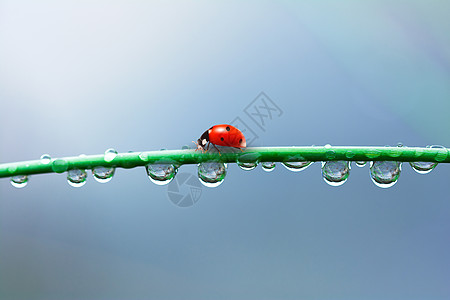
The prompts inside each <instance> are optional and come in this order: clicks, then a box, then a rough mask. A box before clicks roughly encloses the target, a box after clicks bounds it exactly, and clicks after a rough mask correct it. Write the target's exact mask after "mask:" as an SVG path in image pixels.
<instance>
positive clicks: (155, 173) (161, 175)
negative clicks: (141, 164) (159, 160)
mask: <svg viewBox="0 0 450 300" xmlns="http://www.w3.org/2000/svg"><path fill="white" fill-rule="evenodd" d="M145 169H146V170H147V175H148V178H150V180H151V181H152V182H153V183H155V184H157V185H166V184H168V183H169V182H171V181H172V179H173V178H174V177H175V175H176V174H177V172H178V168H177V167H176V166H175V165H173V164H148V165H146V166H145Z"/></svg>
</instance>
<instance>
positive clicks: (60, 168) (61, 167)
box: [52, 159, 69, 173]
mask: <svg viewBox="0 0 450 300" xmlns="http://www.w3.org/2000/svg"><path fill="white" fill-rule="evenodd" d="M68 166H69V163H68V162H67V161H66V160H65V159H55V160H54V161H53V163H52V170H53V172H55V173H64V172H65V171H67V168H68Z"/></svg>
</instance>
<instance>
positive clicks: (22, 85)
mask: <svg viewBox="0 0 450 300" xmlns="http://www.w3.org/2000/svg"><path fill="white" fill-rule="evenodd" d="M449 15H450V5H449V2H448V1H444V0H443V1H298V2H291V1H283V2H281V1H244V2H242V1H226V2H225V1H222V2H219V1H217V2H212V1H182V2H173V1H172V2H167V1H153V2H150V1H62V2H61V1H39V2H34V1H29V2H26V1H3V0H2V1H0V101H1V110H0V112H1V119H0V122H1V126H0V134H1V135H0V161H1V162H12V161H21V160H29V159H37V158H39V157H40V155H41V154H43V153H49V154H51V155H52V157H61V156H71V155H78V154H81V153H84V154H98V153H102V152H103V151H104V150H105V149H106V148H109V147H114V148H116V149H117V150H118V151H120V152H126V151H128V150H135V151H139V150H155V149H156V150H158V149H160V148H167V149H179V148H180V147H181V146H182V145H184V144H189V143H191V140H192V139H195V138H198V136H199V135H200V134H201V133H202V132H203V131H204V130H205V129H206V128H208V127H209V126H211V125H213V124H218V123H226V122H229V121H231V120H232V119H234V118H235V117H237V116H241V117H243V119H244V120H245V121H248V119H245V114H244V112H243V109H244V108H245V106H246V105H247V104H248V103H250V102H251V101H252V100H253V99H254V98H255V97H256V96H257V95H258V94H259V92H261V91H265V92H266V93H267V94H268V95H269V96H270V97H271V98H272V99H273V100H274V101H275V102H276V103H277V104H278V105H279V106H280V108H281V109H282V110H283V111H284V113H283V115H282V116H281V117H280V118H274V120H273V121H271V122H269V123H268V124H267V127H266V131H265V132H262V131H257V133H258V135H259V136H260V138H259V139H258V140H257V144H258V145H267V146H275V145H280V146H283V145H285V146H289V145H312V144H315V145H323V144H326V143H330V144H333V145H380V146H383V145H387V144H390V145H395V144H396V143H397V142H402V143H404V144H405V145H410V146H424V145H427V144H443V145H445V146H450V136H449V130H448V129H449V125H450V121H449V118H448V116H449V113H450V35H449V32H450V19H449V18H448V16H449ZM248 123H249V125H252V123H251V121H248ZM253 126H254V125H253ZM255 130H257V128H256V127H255ZM180 171H185V172H195V168H194V167H193V166H184V167H182V169H181V170H180ZM368 173H369V171H368V168H367V167H366V168H363V169H360V168H356V167H355V166H354V167H353V168H352V171H351V175H350V178H349V180H348V182H347V183H346V184H344V185H343V186H341V187H337V188H335V187H331V186H328V185H327V184H326V183H325V182H324V181H323V180H322V179H321V175H320V165H319V164H314V165H313V166H311V167H310V168H308V169H307V170H305V171H303V172H300V173H293V172H290V171H288V170H286V169H285V168H284V167H282V166H277V168H276V169H275V170H274V171H273V172H272V173H265V172H263V171H262V170H261V168H260V167H258V168H257V169H255V170H253V171H251V172H246V171H243V170H240V169H239V168H238V167H237V166H236V165H229V169H228V175H227V178H226V180H225V181H224V183H223V184H222V185H221V186H219V187H218V188H214V189H211V188H206V187H205V188H203V194H202V197H201V199H200V201H199V202H198V203H197V204H196V205H194V206H193V207H190V208H187V209H181V208H178V207H176V206H175V205H173V204H172V203H171V202H170V201H169V200H168V198H167V188H166V187H161V186H157V185H155V184H153V183H151V182H150V180H148V178H147V177H146V174H145V171H144V169H143V168H137V169H132V170H117V172H116V175H115V177H114V178H113V180H112V181H111V182H110V183H108V184H100V183H97V182H95V181H94V180H93V179H92V176H90V175H89V178H88V183H87V184H86V185H85V186H84V187H82V188H79V189H76V188H73V187H71V186H69V185H68V184H67V183H66V180H65V177H64V175H57V174H49V175H39V176H33V177H31V179H30V182H29V184H28V186H27V187H26V188H24V189H20V190H19V189H15V188H13V187H12V186H11V185H10V184H9V181H8V180H7V179H2V180H0V298H1V299H231V298H234V299H300V298H302V299H449V298H450V284H449V282H450V241H449V238H450V199H449V198H450V197H449V191H450V190H449V186H450V185H449V183H450V182H449V177H450V168H449V167H448V166H446V165H440V166H438V167H437V169H436V170H435V171H433V172H432V173H431V174H429V175H419V174H416V173H415V172H414V171H412V170H411V168H410V167H409V166H408V165H404V166H403V172H402V174H401V177H400V181H399V182H398V183H397V184H396V185H395V186H394V187H392V188H390V189H387V190H384V189H380V188H378V187H376V186H375V185H374V184H373V183H372V182H371V180H370V178H369V174H368Z"/></svg>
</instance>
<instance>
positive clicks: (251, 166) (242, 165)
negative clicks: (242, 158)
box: [236, 161, 258, 171]
mask: <svg viewBox="0 0 450 300" xmlns="http://www.w3.org/2000/svg"><path fill="white" fill-rule="evenodd" d="M236 163H237V165H238V166H239V168H241V169H242V170H245V171H251V170H253V169H254V168H256V166H258V163H257V162H239V161H237V162H236Z"/></svg>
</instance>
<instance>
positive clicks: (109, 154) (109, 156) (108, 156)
mask: <svg viewBox="0 0 450 300" xmlns="http://www.w3.org/2000/svg"><path fill="white" fill-rule="evenodd" d="M116 156H117V151H116V150H114V149H112V148H110V149H108V150H106V151H105V157H104V160H105V161H106V162H111V161H113V160H114V158H116Z"/></svg>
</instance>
